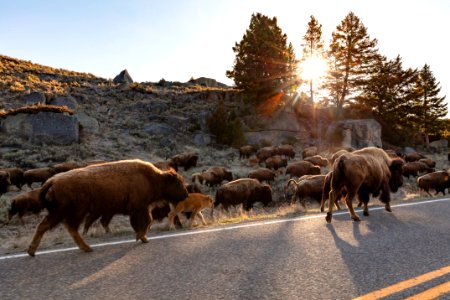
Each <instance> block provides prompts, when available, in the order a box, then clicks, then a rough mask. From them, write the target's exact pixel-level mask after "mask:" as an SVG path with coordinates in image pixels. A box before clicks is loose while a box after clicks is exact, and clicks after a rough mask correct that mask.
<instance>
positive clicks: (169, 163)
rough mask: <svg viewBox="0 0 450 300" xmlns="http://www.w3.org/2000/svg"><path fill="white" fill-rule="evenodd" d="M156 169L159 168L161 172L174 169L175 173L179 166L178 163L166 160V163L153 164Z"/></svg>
mask: <svg viewBox="0 0 450 300" xmlns="http://www.w3.org/2000/svg"><path fill="white" fill-rule="evenodd" d="M153 165H154V166H155V167H157V168H158V169H160V170H163V171H169V170H170V169H174V170H175V171H178V166H177V164H176V163H174V162H173V161H172V160H170V159H169V160H164V161H158V162H155V163H153Z"/></svg>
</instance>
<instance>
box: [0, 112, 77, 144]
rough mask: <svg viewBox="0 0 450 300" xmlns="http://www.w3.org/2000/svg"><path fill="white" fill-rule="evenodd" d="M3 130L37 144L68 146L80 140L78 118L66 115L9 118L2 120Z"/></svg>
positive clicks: (48, 113) (43, 113)
mask: <svg viewBox="0 0 450 300" xmlns="http://www.w3.org/2000/svg"><path fill="white" fill-rule="evenodd" d="M2 129H3V131H5V132H6V133H7V134H10V135H16V136H20V137H22V138H25V139H28V140H29V141H30V142H33V143H37V144H41V143H45V144H55V145H68V144H72V143H76V142H78V140H79V124H78V120H77V118H76V117H74V116H70V115H68V114H64V113H52V112H39V113H36V114H17V115H11V116H7V117H5V118H4V120H2Z"/></svg>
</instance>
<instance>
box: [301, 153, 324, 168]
mask: <svg viewBox="0 0 450 300" xmlns="http://www.w3.org/2000/svg"><path fill="white" fill-rule="evenodd" d="M304 160H305V161H309V162H310V163H312V164H313V165H315V166H319V167H326V166H328V159H326V158H325V157H322V156H320V155H314V156H309V157H307V158H305V159H304Z"/></svg>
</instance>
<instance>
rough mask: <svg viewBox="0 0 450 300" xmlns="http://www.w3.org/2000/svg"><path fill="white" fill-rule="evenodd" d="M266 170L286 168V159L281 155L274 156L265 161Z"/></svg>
mask: <svg viewBox="0 0 450 300" xmlns="http://www.w3.org/2000/svg"><path fill="white" fill-rule="evenodd" d="M265 163H266V168H267V169H272V170H278V169H280V168H283V167H286V166H287V158H284V157H281V155H274V156H271V157H269V158H268V159H266V160H265Z"/></svg>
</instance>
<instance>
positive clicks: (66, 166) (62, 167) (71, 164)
mask: <svg viewBox="0 0 450 300" xmlns="http://www.w3.org/2000/svg"><path fill="white" fill-rule="evenodd" d="M85 166H86V165H85V164H81V163H77V162H75V161H66V162H62V163H59V164H56V165H54V166H53V169H54V170H55V172H56V173H62V172H67V171H70V170H73V169H77V168H82V167H85Z"/></svg>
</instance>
